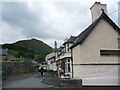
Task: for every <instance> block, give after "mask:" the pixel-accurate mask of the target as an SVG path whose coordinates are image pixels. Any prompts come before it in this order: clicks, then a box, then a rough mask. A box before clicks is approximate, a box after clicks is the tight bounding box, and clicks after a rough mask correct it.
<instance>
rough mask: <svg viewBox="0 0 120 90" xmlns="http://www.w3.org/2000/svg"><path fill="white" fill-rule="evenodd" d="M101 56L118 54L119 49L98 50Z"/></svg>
mask: <svg viewBox="0 0 120 90" xmlns="http://www.w3.org/2000/svg"><path fill="white" fill-rule="evenodd" d="M100 55H101V56H120V50H100Z"/></svg>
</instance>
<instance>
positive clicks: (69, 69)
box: [68, 63, 70, 72]
mask: <svg viewBox="0 0 120 90" xmlns="http://www.w3.org/2000/svg"><path fill="white" fill-rule="evenodd" d="M68 72H70V63H68Z"/></svg>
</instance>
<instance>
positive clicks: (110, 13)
mask: <svg viewBox="0 0 120 90" xmlns="http://www.w3.org/2000/svg"><path fill="white" fill-rule="evenodd" d="M117 11H118V10H115V11H113V12H112V13H109V14H108V15H111V14H113V13H115V12H117Z"/></svg>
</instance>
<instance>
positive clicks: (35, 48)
mask: <svg viewBox="0 0 120 90" xmlns="http://www.w3.org/2000/svg"><path fill="white" fill-rule="evenodd" d="M2 48H8V54H9V55H16V56H24V57H28V58H29V57H31V58H34V56H35V55H44V57H45V55H46V54H48V53H50V52H52V50H53V49H52V47H50V46H49V45H47V44H45V43H44V42H42V41H40V40H37V39H31V40H22V41H18V42H15V43H13V44H3V45H2ZM33 55H34V56H33Z"/></svg>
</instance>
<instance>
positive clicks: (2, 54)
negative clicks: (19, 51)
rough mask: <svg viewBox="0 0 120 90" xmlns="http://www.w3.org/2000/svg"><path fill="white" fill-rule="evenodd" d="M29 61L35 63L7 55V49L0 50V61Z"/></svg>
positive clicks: (28, 59)
mask: <svg viewBox="0 0 120 90" xmlns="http://www.w3.org/2000/svg"><path fill="white" fill-rule="evenodd" d="M16 60H20V61H30V62H35V61H34V60H33V59H30V58H24V57H22V56H20V57H15V56H14V55H8V49H0V61H16Z"/></svg>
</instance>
